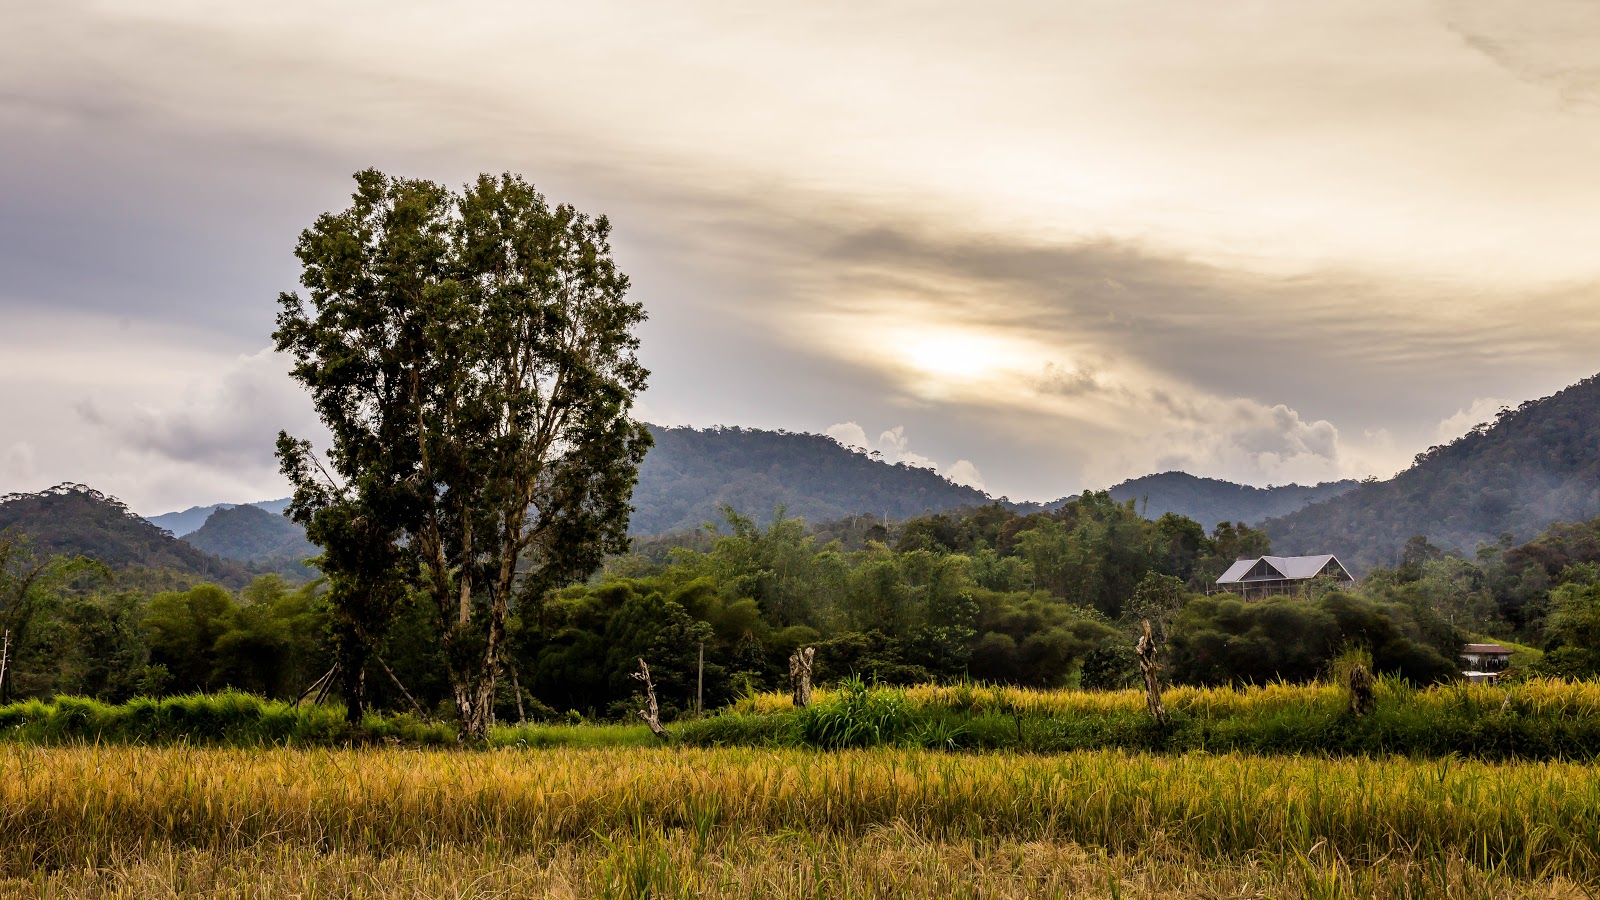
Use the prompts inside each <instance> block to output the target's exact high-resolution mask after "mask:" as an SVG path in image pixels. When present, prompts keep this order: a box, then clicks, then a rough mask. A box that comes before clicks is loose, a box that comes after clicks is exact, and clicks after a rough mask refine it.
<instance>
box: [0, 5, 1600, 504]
mask: <svg viewBox="0 0 1600 900" xmlns="http://www.w3.org/2000/svg"><path fill="white" fill-rule="evenodd" d="M787 6H788V7H789V10H788V11H779V10H778V7H777V6H776V5H773V4H750V3H745V2H734V0H727V2H680V3H671V4H665V3H642V2H639V3H605V2H585V3H570V2H565V3H550V4H544V3H529V2H489V0H481V2H457V3H450V4H444V3H433V4H427V3H409V2H397V0H382V2H377V0H372V2H345V3H328V2H310V0H304V2H300V0H278V2H274V3H270V4H267V3H253V4H240V3H231V2H220V0H219V2H200V0H173V2H141V3H126V2H123V3H113V2H104V3H93V2H75V0H53V2H51V3H38V2H34V0H0V34H4V35H5V44H6V50H5V52H4V53H3V54H0V138H3V139H0V493H3V492H5V491H12V490H37V489H39V488H42V487H45V486H47V485H50V484H53V483H56V482H59V481H63V480H71V481H81V482H86V483H89V484H91V485H93V486H95V487H97V488H99V489H101V490H103V491H106V492H107V493H111V494H115V495H117V496H120V497H122V498H123V499H124V500H126V501H127V502H128V503H129V504H130V505H131V506H132V507H133V508H134V509H136V510H138V511H141V512H145V513H157V512H163V511H166V510H169V509H176V508H181V507H184V506H188V505H191V504H202V503H213V502H219V501H235V502H240V501H249V500H256V499H264V498H267V497H274V496H280V495H282V494H284V493H285V488H284V485H283V483H282V482H281V481H280V479H279V477H278V475H277V473H276V466H275V464H274V462H273V460H272V455H271V445H272V437H273V436H274V435H275V434H276V432H277V431H278V429H279V428H288V429H289V430H290V431H291V432H294V433H297V434H305V435H314V434H316V424H315V421H314V417H313V416H312V415H311V413H310V410H309V407H308V405H307V403H306V402H305V401H304V398H303V397H302V396H301V395H300V394H299V393H297V391H296V389H295V388H294V386H293V385H292V384H291V383H290V382H289V381H288V379H287V378H286V377H285V375H284V374H283V373H284V369H285V365H284V362H283V361H282V360H281V359H279V358H278V357H276V356H275V355H274V354H272V353H271V352H270V351H269V350H268V347H269V344H270V338H269V334H270V332H271V330H272V318H273V314H274V311H275V303H274V298H275V297H276V295H277V293H278V292H279V291H280V290H288V289H293V288H295V286H296V279H297V275H298V270H297V268H296V265H295V261H294V259H293V257H292V255H291V249H292V247H293V244H294V240H295V236H296V234H297V233H298V232H299V230H300V229H301V228H303V227H305V226H306V225H308V224H309V223H310V222H311V220H312V218H313V217H314V216H315V215H317V214H318V213H319V212H322V211H325V210H332V209H338V208H342V207H343V206H344V205H345V203H346V202H347V200H348V195H349V191H350V188H351V182H350V180H349V176H350V174H351V173H352V172H354V171H356V170H357V169H360V168H363V167H366V166H377V167H379V168H382V169H384V170H385V171H389V172H391V173H394V174H403V175H409V176H416V177H427V178H433V179H436V180H440V181H444V182H447V183H451V184H460V183H462V182H465V181H467V180H468V179H470V178H471V177H472V176H474V175H475V174H476V173H478V172H480V171H491V172H498V171H505V170H511V171H516V172H521V173H523V174H525V175H526V176H527V177H529V178H530V179H531V180H533V181H534V182H535V183H537V184H538V185H539V186H540V188H541V189H542V190H543V191H544V192H545V193H546V194H547V195H548V196H549V197H550V198H551V199H553V200H558V201H564V202H571V203H575V204H576V205H578V206H579V207H580V208H582V209H584V210H586V211H591V212H604V213H607V214H608V215H610V216H611V218H612V220H613V222H614V224H615V227H616V251H617V255H618V258H619V260H620V262H621V264H622V265H623V267H624V269H625V271H627V272H628V273H629V274H630V275H631V277H632V279H633V283H634V286H635V288H634V290H635V296H636V297H637V298H638V299H640V300H642V301H643V302H644V303H645V305H646V308H647V309H648V311H649V313H650V317H651V318H650V322H649V324H648V325H647V326H646V328H645V329H644V332H643V334H642V337H643V340H644V349H643V355H644V357H645V361H646V362H647V364H648V365H649V366H650V368H651V369H652V370H653V376H652V379H651V386H650V389H649V391H648V393H647V394H646V395H645V397H644V398H643V403H642V414H643V416H644V417H645V418H647V419H649V420H651V421H656V422H660V423H664V424H694V425H710V424H717V423H724V424H738V425H745V426H754V427H764V428H788V429H792V430H804V431H817V432H822V431H826V432H828V433H830V434H833V435H835V436H836V437H838V438H840V439H841V440H844V441H847V442H850V443H854V444H857V445H861V446H864V447H868V448H870V449H877V450H881V451H882V452H884V453H885V455H886V456H888V457H890V458H892V459H907V460H911V461H915V462H919V463H922V464H926V465H933V466H937V467H938V468H939V469H940V470H941V471H943V472H945V473H947V474H948V475H950V476H951V477H953V478H957V479H959V480H963V481H966V482H968V483H973V484H978V485H981V486H982V487H984V488H985V489H987V490H989V491H990V492H991V493H993V494H995V495H1001V494H1004V495H1008V496H1010V497H1012V498H1014V499H1024V498H1025V499H1049V498H1054V497H1058V496H1061V495H1063V494H1067V493H1071V492H1074V491H1077V490H1080V489H1082V488H1085V487H1097V486H1098V487H1104V486H1109V485H1110V484H1112V483H1114V482H1116V481H1120V480H1122V479H1125V478H1128V477H1133V476H1137V475H1141V474H1146V473H1148V472H1152V471H1162V470H1167V469H1174V468H1177V469H1185V470H1188V471H1191V472H1194V473H1196V474H1201V475H1210V476H1216V477H1223V478H1229V479H1234V480H1238V481H1244V482H1249V483H1253V484H1262V485H1264V484H1269V483H1277V484H1281V483H1286V482H1289V481H1301V482H1308V481H1309V482H1315V481H1318V480H1324V479H1329V478H1338V477H1348V476H1356V477H1361V476H1366V475H1370V474H1376V475H1379V476H1387V475H1390V474H1392V473H1393V472H1395V471H1396V470H1398V469H1399V468H1402V467H1403V466H1404V465H1406V464H1407V462H1408V461H1409V460H1410V458H1411V456H1412V455H1413V454H1415V453H1416V452H1417V451H1419V450H1422V449H1424V448H1426V447H1427V446H1429V445H1431V444H1434V443H1438V442H1440V441H1441V440H1447V439H1449V438H1451V437H1453V436H1455V435H1457V434H1460V433H1462V432H1464V431H1465V430H1466V429H1467V428H1469V427H1471V426H1472V425H1473V424H1475V423H1477V422H1480V421H1483V420H1485V419H1487V418H1489V417H1491V416H1492V415H1493V412H1494V410H1495V409H1497V408H1498V407H1499V406H1500V405H1501V404H1502V403H1505V402H1510V403H1516V402H1519V401H1521V400H1524V399H1528V398H1531V397H1537V396H1542V395H1545V394H1548V393H1551V392H1552V391H1554V390H1557V389H1559V388H1560V387H1562V386H1564V385H1566V384H1568V383H1570V382H1573V381H1576V380H1578V379H1580V378H1583V377H1585V376H1588V375H1591V374H1594V372H1595V371H1596V370H1600V353H1597V352H1596V350H1595V348H1596V347H1597V346H1600V341H1597V338H1600V291H1597V290H1596V287H1597V284H1600V253H1597V252H1596V247H1600V166H1597V165H1596V164H1595V161H1596V160H1597V159H1600V3H1597V2H1595V0H1521V2H1517V3H1505V2H1493V3H1490V2H1479V0H1460V2H1456V0H1447V2H1412V0H1370V2H1369V0H1336V2H1329V3H1317V4H1293V3H1275V2H1266V0H1238V2H1234V0H1217V2H1211V3H1204V4H1195V3H1183V2H1176V0H1166V2H1140V0H1114V2H1112V0H1074V2H1061V0H1045V2H1036V3H1035V2H1011V3H986V4H972V3H955V2H950V3H940V2H920V3H909V2H904V3H903V2H877V3H860V2H834V0H812V2H808V3H804V4H788V5H787Z"/></svg>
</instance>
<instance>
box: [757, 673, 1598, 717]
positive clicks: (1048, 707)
mask: <svg viewBox="0 0 1600 900" xmlns="http://www.w3.org/2000/svg"><path fill="white" fill-rule="evenodd" d="M897 692H898V693H899V694H901V695H902V696H903V697H904V698H905V700H906V701H907V702H908V703H909V704H910V705H911V706H912V707H913V708H918V709H948V710H964V711H968V712H974V713H984V712H999V713H1004V714H1021V715H1024V716H1041V717H1045V716H1048V717H1057V718H1090V717H1110V716H1118V715H1143V714H1144V712H1145V696H1144V692H1143V691H1142V690H1133V689H1130V690H1121V691H1083V690H1039V689H1034V688H1021V687H1013V686H1010V685H988V684H971V683H969V684H955V685H933V684H924V685H916V686H913V687H908V688H899V689H897ZM839 694H840V691H839V690H838V689H837V688H818V689H817V690H816V691H814V692H813V695H812V699H813V701H814V702H816V703H819V704H823V703H828V702H831V701H833V700H835V699H837V698H838V696H839ZM1347 698H1348V695H1347V694H1346V693H1345V691H1344V689H1343V688H1341V687H1337V686H1334V685H1330V684H1288V683H1283V682H1277V683H1273V684H1265V685H1249V686H1246V687H1226V686H1224V687H1193V686H1188V685H1175V686H1172V687H1168V688H1167V689H1166V690H1164V691H1162V694H1161V700H1162V702H1163V703H1164V704H1165V705H1166V707H1167V709H1168V710H1170V711H1172V712H1175V713H1179V714H1184V715H1190V716H1194V717H1196V718H1205V719H1225V718H1245V717H1250V716H1259V715H1263V714H1267V713H1278V712H1283V711H1285V710H1302V709H1332V710H1343V709H1344V708H1345V707H1346V705H1347V704H1348V702H1349V701H1348V699H1347ZM1378 700H1379V702H1383V701H1389V702H1394V703H1404V704H1406V705H1407V706H1409V707H1412V708H1414V709H1417V710H1419V711H1422V712H1425V713H1433V714H1435V715H1439V714H1444V713H1447V712H1452V711H1457V710H1461V709H1470V710H1471V711H1474V712H1484V713H1489V712H1507V713H1515V714H1518V715H1524V716H1531V717H1538V718H1574V719H1588V718H1600V682H1595V681H1565V680H1562V679H1559V678H1534V679H1529V680H1527V681H1522V682H1516V683H1512V684H1508V685H1504V686H1501V685H1493V684H1483V683H1472V682H1465V681H1459V682H1453V683H1451V684H1445V685H1435V686H1433V687H1427V688H1413V687H1411V686H1409V685H1408V684H1407V683H1406V682H1405V681H1403V680H1400V679H1395V678H1380V679H1379V681H1378ZM793 709H794V704H793V702H792V701H791V699H790V697H789V695H788V694H785V693H778V692H767V693H760V694H754V695H751V696H747V697H744V698H742V699H740V700H739V701H738V702H736V703H735V704H734V705H733V707H732V710H733V711H734V712H737V713H740V714H744V715H773V714H776V713H782V712H788V711H792V710H793Z"/></svg>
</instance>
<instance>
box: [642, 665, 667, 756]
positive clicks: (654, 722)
mask: <svg viewBox="0 0 1600 900" xmlns="http://www.w3.org/2000/svg"><path fill="white" fill-rule="evenodd" d="M633 678H634V680H635V681H642V682H644V699H645V708H644V709H641V710H639V718H641V719H643V720H644V723H645V724H646V725H648V726H650V732H651V733H652V734H654V735H655V736H656V737H658V738H661V739H662V740H666V739H667V738H668V737H670V735H668V734H667V730H666V729H665V728H662V727H661V710H660V708H659V707H657V706H656V684H655V682H654V681H651V680H650V667H649V666H647V665H645V664H644V657H642V656H641V657H639V671H637V672H634V673H633Z"/></svg>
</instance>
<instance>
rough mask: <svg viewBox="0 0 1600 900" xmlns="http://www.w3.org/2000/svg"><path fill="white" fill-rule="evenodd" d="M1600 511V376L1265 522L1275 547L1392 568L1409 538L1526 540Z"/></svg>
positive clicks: (1450, 544) (1447, 543) (1454, 543)
mask: <svg viewBox="0 0 1600 900" xmlns="http://www.w3.org/2000/svg"><path fill="white" fill-rule="evenodd" d="M1596 515H1600V375H1597V376H1594V377H1591V378H1587V379H1585V380H1583V381H1581V382H1579V383H1577V384H1575V385H1573V386H1571V387H1569V388H1567V389H1565V390H1563V391H1560V392H1558V393H1556V394H1554V395H1552V396H1549V397H1545V398H1543V399H1540V400H1530V401H1528V402H1526V403H1523V404H1522V405H1521V406H1519V407H1517V408H1516V409H1504V410H1501V412H1500V414H1499V416H1498V417H1496V419H1495V421H1494V422H1493V423H1484V424H1481V425H1479V426H1478V427H1476V428H1474V429H1473V430H1472V431H1470V432H1468V433H1467V434H1466V435H1464V436H1462V437H1460V438H1458V439H1456V440H1455V441H1453V442H1451V443H1449V444H1447V445H1444V446H1439V447H1432V448H1429V449H1428V450H1426V451H1424V452H1422V453H1419V454H1417V457H1416V460H1415V462H1414V464H1413V465H1412V466H1411V468H1409V469H1407V470H1405V471H1404V472H1401V473H1400V474H1399V475H1396V476H1395V477H1394V478H1391V479H1389V480H1388V481H1374V482H1364V483H1362V484H1360V485H1358V486H1357V487H1356V488H1355V489H1354V490H1351V491H1348V492H1346V493H1344V494H1341V495H1340V496H1338V497H1334V498H1332V499H1328V500H1324V501H1322V502H1319V503H1312V504H1310V505H1309V506H1306V507H1305V508H1303V509H1300V510H1297V511H1295V512H1292V513H1288V514H1285V515H1282V516H1280V517H1277V518H1274V519H1269V520H1268V521H1267V522H1266V523H1265V527H1266V530H1267V533H1268V534H1270V535H1271V537H1272V546H1273V549H1274V551H1275V552H1278V553H1315V552H1325V553H1336V554H1339V558H1340V559H1341V560H1342V561H1344V562H1345V564H1346V565H1354V566H1356V567H1358V568H1361V569H1366V568H1371V567H1372V566H1375V565H1384V566H1393V565H1395V564H1396V563H1397V562H1398V554H1399V553H1400V550H1401V548H1403V547H1404V546H1405V542H1406V541H1407V539H1409V538H1411V537H1412V536H1413V535H1425V536H1427V537H1428V539H1429V540H1431V541H1432V542H1433V543H1434V544H1436V545H1438V546H1440V547H1444V548H1453V549H1457V550H1462V551H1466V552H1468V553H1470V552H1471V551H1472V550H1473V548H1475V547H1476V546H1477V544H1478V543H1479V542H1480V541H1486V542H1494V541H1497V540H1498V539H1499V538H1500V535H1502V534H1504V533H1510V534H1511V536H1512V538H1513V539H1514V540H1515V541H1516V542H1518V543H1520V542H1523V541H1526V540H1529V539H1531V538H1532V537H1533V536H1535V535H1536V534H1538V533H1539V532H1540V531H1542V530H1544V528H1545V527H1546V526H1548V525H1549V524H1550V523H1552V522H1577V521H1584V520H1587V519H1591V518H1593V517H1594V516H1596Z"/></svg>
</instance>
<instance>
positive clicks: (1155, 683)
mask: <svg viewBox="0 0 1600 900" xmlns="http://www.w3.org/2000/svg"><path fill="white" fill-rule="evenodd" d="M1135 652H1136V653H1137V654H1138V657H1139V672H1140V673H1141V674H1143V675H1144V695H1145V703H1146V705H1148V706H1149V707H1150V717H1151V718H1152V719H1155V720H1156V724H1157V725H1165V724H1167V708H1166V707H1165V706H1163V705H1162V704H1161V666H1160V665H1159V664H1157V663H1156V639H1155V636H1154V635H1152V634H1151V633H1150V620H1149V619H1145V620H1144V634H1142V635H1140V636H1139V645H1138V647H1136V648H1135Z"/></svg>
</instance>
